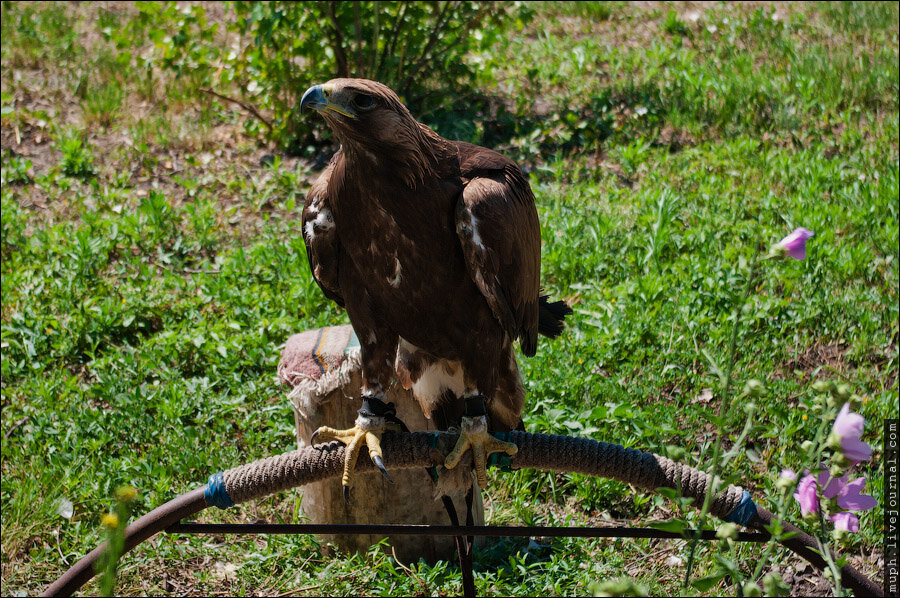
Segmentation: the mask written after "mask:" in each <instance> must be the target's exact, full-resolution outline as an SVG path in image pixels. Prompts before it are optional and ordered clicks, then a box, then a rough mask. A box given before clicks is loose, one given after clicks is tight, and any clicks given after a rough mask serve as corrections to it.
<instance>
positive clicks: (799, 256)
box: [777, 226, 815, 260]
mask: <svg viewBox="0 0 900 598" xmlns="http://www.w3.org/2000/svg"><path fill="white" fill-rule="evenodd" d="M814 234H815V233H813V232H812V231H811V230H807V229H805V228H803V227H802V226H801V227H800V228H798V229H795V230H794V232H792V233H791V234H789V235H788V236H786V237H785V238H783V239H782V240H781V241H779V242H778V245H777V246H778V247H780V248H782V249H784V250H785V251H787V253H788V255H790V256H791V257H792V258H794V259H795V260H803V259H806V240H807V239H809V238H810V237H812V236H813V235H814Z"/></svg>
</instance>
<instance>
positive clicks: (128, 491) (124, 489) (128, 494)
mask: <svg viewBox="0 0 900 598" xmlns="http://www.w3.org/2000/svg"><path fill="white" fill-rule="evenodd" d="M136 497H137V490H135V489H134V488H133V487H131V486H119V487H118V488H116V498H117V499H119V501H120V502H131V501H133V500H134V499H135V498H136Z"/></svg>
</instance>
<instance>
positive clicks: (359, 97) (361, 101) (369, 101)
mask: <svg viewBox="0 0 900 598" xmlns="http://www.w3.org/2000/svg"><path fill="white" fill-rule="evenodd" d="M353 106H354V107H355V108H358V109H360V110H370V109H372V108H374V107H375V98H373V97H372V96H370V95H369V94H367V93H358V94H356V95H355V96H353Z"/></svg>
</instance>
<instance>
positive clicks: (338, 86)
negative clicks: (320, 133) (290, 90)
mask: <svg viewBox="0 0 900 598" xmlns="http://www.w3.org/2000/svg"><path fill="white" fill-rule="evenodd" d="M307 108H311V109H314V110H316V111H317V112H318V113H319V114H321V115H322V117H323V118H324V119H325V122H326V123H328V126H329V127H330V128H331V130H332V131H334V134H335V135H336V136H337V138H338V139H339V140H340V142H341V145H342V147H343V149H344V152H345V153H346V154H348V157H349V158H350V159H360V160H363V159H365V160H375V161H380V160H383V159H387V160H390V161H391V162H393V163H394V164H396V165H398V166H399V167H400V168H406V169H409V170H410V172H406V173H398V174H400V175H401V176H402V177H403V178H404V179H407V180H409V179H410V178H413V179H416V178H420V177H421V176H422V174H424V173H425V172H431V171H433V170H434V168H435V166H436V165H437V162H438V161H439V159H440V158H439V156H441V154H442V152H444V151H446V149H447V145H446V140H444V139H443V138H441V137H440V136H439V135H438V134H437V133H435V132H434V131H432V130H431V129H429V128H428V127H426V126H425V125H423V124H421V123H419V122H417V121H416V119H415V118H413V116H412V114H410V112H409V110H408V109H407V108H406V106H404V105H403V102H401V101H400V98H399V97H397V94H396V93H394V92H393V90H391V88H389V87H388V86H386V85H384V84H382V83H378V82H377V81H370V80H368V79H332V80H331V81H328V82H327V83H322V84H321V85H313V86H312V87H310V88H309V89H307V90H306V92H305V93H304V94H303V97H302V99H301V100H300V110H301V112H302V111H304V110H306V109H307ZM413 172H415V173H416V174H415V175H413ZM411 175H412V176H411Z"/></svg>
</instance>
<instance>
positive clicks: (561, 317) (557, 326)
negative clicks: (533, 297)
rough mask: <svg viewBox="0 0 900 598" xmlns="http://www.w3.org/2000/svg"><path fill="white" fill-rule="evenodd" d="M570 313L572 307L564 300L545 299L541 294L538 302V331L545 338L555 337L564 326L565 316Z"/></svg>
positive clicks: (560, 332)
mask: <svg viewBox="0 0 900 598" xmlns="http://www.w3.org/2000/svg"><path fill="white" fill-rule="evenodd" d="M571 313H572V308H571V307H569V306H568V305H567V304H566V302H565V301H553V302H552V303H551V302H550V301H549V300H548V299H547V295H541V296H540V297H539V302H538V332H540V333H541V334H542V335H544V336H546V337H547V338H556V337H558V336H559V335H560V334H562V331H563V329H564V328H565V327H566V324H565V317H566V316H568V315H569V314H571Z"/></svg>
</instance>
